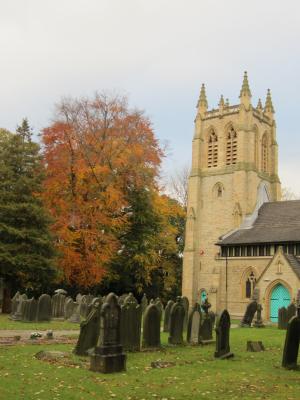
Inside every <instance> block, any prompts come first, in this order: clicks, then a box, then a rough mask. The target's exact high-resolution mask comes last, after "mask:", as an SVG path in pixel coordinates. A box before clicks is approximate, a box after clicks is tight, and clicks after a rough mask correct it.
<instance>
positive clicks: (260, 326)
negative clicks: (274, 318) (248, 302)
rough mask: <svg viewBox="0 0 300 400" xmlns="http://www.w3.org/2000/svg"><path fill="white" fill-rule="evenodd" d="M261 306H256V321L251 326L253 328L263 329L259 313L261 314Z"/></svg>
mask: <svg viewBox="0 0 300 400" xmlns="http://www.w3.org/2000/svg"><path fill="white" fill-rule="evenodd" d="M262 309H263V308H262V305H261V304H257V311H256V319H255V321H254V324H253V326H254V327H255V328H264V327H265V325H264V323H263V320H262V317H261V312H262Z"/></svg>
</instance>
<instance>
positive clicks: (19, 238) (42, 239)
mask: <svg viewBox="0 0 300 400" xmlns="http://www.w3.org/2000/svg"><path fill="white" fill-rule="evenodd" d="M31 136H32V134H31V129H30V127H29V124H28V121H27V120H26V119H25V120H23V122H22V124H21V126H19V127H18V128H17V132H16V134H12V133H10V132H8V131H5V130H0V277H1V278H2V279H3V280H4V284H5V286H6V287H9V286H10V287H11V288H12V289H14V291H15V290H17V289H20V288H22V289H24V288H26V289H30V290H31V291H33V292H40V291H41V290H45V289H46V288H47V287H48V285H49V283H51V281H53V279H54V278H55V276H56V269H55V266H54V257H55V253H54V247H53V238H52V237H51V234H50V232H49V224H50V219H49V216H48V214H47V212H46V211H45V209H44V208H43V204H42V201H41V198H40V195H41V192H42V182H43V176H44V169H43V164H42V160H41V156H40V149H39V145H38V144H37V143H34V142H33V141H32V137H31Z"/></svg>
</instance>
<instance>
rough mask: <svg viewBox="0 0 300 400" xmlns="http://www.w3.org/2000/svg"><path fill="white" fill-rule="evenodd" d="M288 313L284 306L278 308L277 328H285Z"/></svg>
mask: <svg viewBox="0 0 300 400" xmlns="http://www.w3.org/2000/svg"><path fill="white" fill-rule="evenodd" d="M287 324H288V314H287V309H286V308H285V307H281V308H279V310H278V329H287Z"/></svg>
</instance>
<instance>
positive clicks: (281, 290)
mask: <svg viewBox="0 0 300 400" xmlns="http://www.w3.org/2000/svg"><path fill="white" fill-rule="evenodd" d="M290 302H291V296H290V293H289V291H288V289H287V288H286V287H285V286H283V285H282V284H281V283H278V285H276V286H274V288H273V290H272V292H271V295H270V320H271V321H272V322H277V321H278V310H279V308H281V307H287V306H288V305H289V304H290Z"/></svg>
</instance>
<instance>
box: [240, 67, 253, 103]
mask: <svg viewBox="0 0 300 400" xmlns="http://www.w3.org/2000/svg"><path fill="white" fill-rule="evenodd" d="M251 96H252V95H251V90H250V87H249V82H248V75H247V71H245V72H244V78H243V84H242V88H241V91H240V101H241V104H243V105H244V106H245V108H246V110H248V109H249V107H250V104H251Z"/></svg>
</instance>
